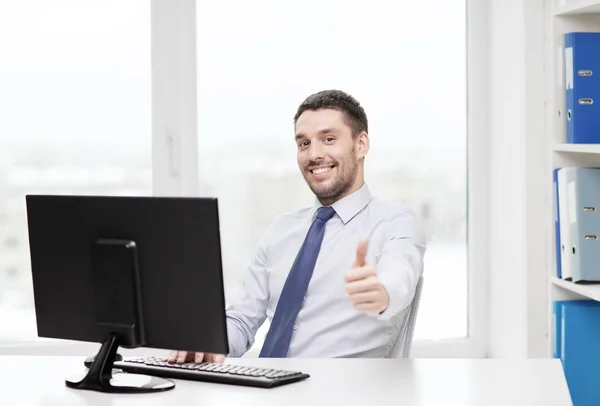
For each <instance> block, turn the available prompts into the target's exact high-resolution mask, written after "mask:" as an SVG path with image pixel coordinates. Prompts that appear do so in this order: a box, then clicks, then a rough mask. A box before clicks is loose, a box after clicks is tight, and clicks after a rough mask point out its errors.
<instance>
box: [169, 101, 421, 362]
mask: <svg viewBox="0 0 600 406" xmlns="http://www.w3.org/2000/svg"><path fill="white" fill-rule="evenodd" d="M294 125H295V140H296V145H297V149H298V166H299V167H300V171H301V172H302V175H303V176H304V179H305V180H306V182H307V184H308V186H309V187H310V188H311V190H312V191H313V193H314V194H315V196H316V204H315V207H312V208H307V209H303V210H299V211H296V212H293V213H287V214H283V215H280V216H279V217H277V218H276V219H275V221H274V222H273V223H272V224H271V226H270V227H269V229H268V230H267V231H266V233H265V234H264V236H263V237H262V239H261V241H260V242H259V246H258V252H257V254H256V256H255V258H254V259H253V261H252V262H251V263H250V265H249V266H248V269H247V271H246V274H245V277H244V288H245V295H244V297H243V299H242V300H241V301H240V302H239V303H237V304H235V305H233V306H231V307H229V308H228V309H227V332H228V335H229V347H230V353H229V354H228V355H229V356H230V357H239V356H242V355H243V354H244V353H245V352H246V351H247V350H248V349H249V348H250V347H251V346H252V345H253V343H254V339H255V334H256V331H257V330H258V328H259V327H260V326H261V325H262V324H263V322H264V321H265V319H267V318H268V319H269V320H270V321H271V326H270V329H269V331H268V333H267V337H266V340H265V343H264V346H263V348H262V350H261V354H260V356H261V357H386V356H389V353H390V351H391V349H392V348H393V346H394V345H395V344H396V341H397V339H398V334H399V331H400V327H401V326H400V323H401V322H402V320H403V315H404V313H405V310H406V308H407V306H408V305H409V304H410V302H411V300H412V298H413V296H414V292H415V288H416V285H417V282H418V279H419V277H420V276H421V274H422V272H423V256H424V253H425V236H424V231H423V227H422V225H421V224H420V222H419V220H418V219H417V217H416V216H415V214H414V212H412V211H411V210H410V209H408V208H406V207H403V206H397V205H391V204H388V203H385V202H382V201H379V200H376V199H374V198H372V197H371V194H370V192H369V189H368V187H367V185H366V184H365V181H364V161H365V156H366V155H367V152H368V151H369V135H368V123H367V116H366V114H365V111H364V109H363V108H362V106H361V105H360V104H359V103H358V101H356V100H355V99H354V98H353V97H352V96H350V95H348V94H346V93H344V92H341V91H338V90H326V91H322V92H319V93H316V94H313V95H311V96H309V97H308V98H307V99H306V100H305V101H304V102H303V103H302V104H301V105H300V106H299V108H298V111H297V112H296V115H295V117H294ZM224 358H225V356H224V355H221V354H203V353H188V352H185V351H173V352H172V354H171V356H170V358H169V362H179V363H183V362H189V361H195V362H197V363H199V362H203V361H208V362H223V361H224Z"/></svg>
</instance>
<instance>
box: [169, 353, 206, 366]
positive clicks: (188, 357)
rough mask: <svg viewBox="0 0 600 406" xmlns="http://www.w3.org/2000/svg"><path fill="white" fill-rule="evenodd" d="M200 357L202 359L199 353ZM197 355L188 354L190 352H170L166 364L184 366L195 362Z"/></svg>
mask: <svg viewBox="0 0 600 406" xmlns="http://www.w3.org/2000/svg"><path fill="white" fill-rule="evenodd" d="M199 354H200V355H201V357H204V355H203V354H202V353H199ZM197 355H198V353H194V352H190V351H171V355H169V358H168V359H167V362H169V363H171V364H173V363H178V364H184V363H186V362H192V361H194V360H195V358H196V356H197Z"/></svg>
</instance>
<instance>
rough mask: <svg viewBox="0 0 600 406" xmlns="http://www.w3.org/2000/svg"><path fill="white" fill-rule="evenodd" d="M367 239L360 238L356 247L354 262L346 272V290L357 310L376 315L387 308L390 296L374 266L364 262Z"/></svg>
mask: <svg viewBox="0 0 600 406" xmlns="http://www.w3.org/2000/svg"><path fill="white" fill-rule="evenodd" d="M367 247H368V241H366V240H362V241H361V242H360V243H359V244H358V248H357V249H356V262H355V263H354V266H353V267H352V269H350V270H349V271H348V273H347V274H346V291H348V294H349V295H350V301H351V302H352V304H353V305H354V308H355V309H356V310H358V311H359V312H362V313H366V314H369V315H373V316H376V315H378V314H380V313H381V312H383V311H384V310H385V309H387V307H388V304H389V302H390V297H389V295H388V292H387V290H386V289H385V288H384V287H383V285H382V284H381V282H379V279H378V278H377V273H376V272H375V268H373V266H371V265H367V264H366V263H365V257H366V256H367Z"/></svg>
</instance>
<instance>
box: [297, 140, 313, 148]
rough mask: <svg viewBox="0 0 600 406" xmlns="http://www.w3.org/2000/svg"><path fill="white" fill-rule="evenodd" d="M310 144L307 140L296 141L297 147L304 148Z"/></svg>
mask: <svg viewBox="0 0 600 406" xmlns="http://www.w3.org/2000/svg"><path fill="white" fill-rule="evenodd" d="M308 144H310V143H309V142H308V141H301V142H299V143H298V148H306V147H308Z"/></svg>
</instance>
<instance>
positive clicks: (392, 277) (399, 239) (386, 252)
mask: <svg viewBox="0 0 600 406" xmlns="http://www.w3.org/2000/svg"><path fill="white" fill-rule="evenodd" d="M425 248H426V242H425V230H424V227H423V225H422V224H421V222H420V220H419V219H418V217H417V216H416V214H415V213H414V212H412V211H405V212H402V213H400V214H399V215H396V216H395V218H394V219H393V220H392V221H391V223H390V224H389V225H388V231H387V232H386V236H385V241H384V242H383V246H382V249H381V252H380V255H379V261H378V262H377V264H376V266H375V267H376V270H377V277H378V279H379V281H380V282H381V284H382V285H383V287H384V288H385V290H386V291H387V293H388V296H389V302H388V306H387V308H386V309H385V310H384V311H383V312H382V313H381V314H379V316H378V317H379V318H381V319H384V320H385V319H390V318H392V317H394V316H395V315H397V314H398V313H399V312H401V311H402V310H404V309H405V308H406V307H407V306H408V305H409V304H410V302H411V301H412V299H413V296H414V293H415V290H416V287H417V283H418V282H419V277H420V276H421V275H422V273H423V257H424V255H425Z"/></svg>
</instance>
